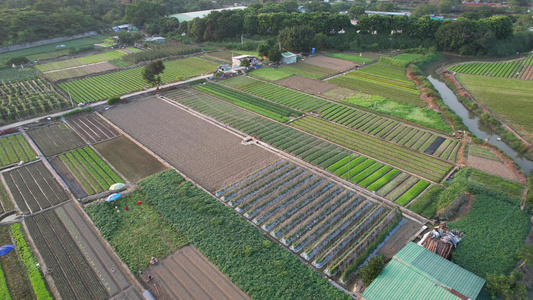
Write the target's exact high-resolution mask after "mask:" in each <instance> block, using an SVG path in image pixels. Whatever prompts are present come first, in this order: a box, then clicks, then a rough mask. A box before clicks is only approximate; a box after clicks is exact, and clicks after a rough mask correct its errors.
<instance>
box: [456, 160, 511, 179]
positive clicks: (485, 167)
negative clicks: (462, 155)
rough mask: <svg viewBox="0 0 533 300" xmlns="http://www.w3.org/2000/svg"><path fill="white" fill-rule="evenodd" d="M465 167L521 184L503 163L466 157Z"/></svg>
mask: <svg viewBox="0 0 533 300" xmlns="http://www.w3.org/2000/svg"><path fill="white" fill-rule="evenodd" d="M466 165H467V166H469V167H473V168H476V169H480V170H481V171H483V172H486V173H489V174H493V175H496V176H500V177H503V178H505V179H508V180H512V181H516V182H521V180H520V177H518V176H517V175H516V174H515V173H514V172H513V171H511V170H509V168H508V167H507V166H506V165H505V164H504V163H503V162H499V161H494V160H490V159H486V158H482V157H478V156H474V155H468V159H467V161H466Z"/></svg>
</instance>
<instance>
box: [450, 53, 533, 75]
mask: <svg viewBox="0 0 533 300" xmlns="http://www.w3.org/2000/svg"><path fill="white" fill-rule="evenodd" d="M531 65H533V55H530V56H529V57H528V58H527V59H525V60H522V61H509V62H486V63H467V64H460V65H455V66H452V67H450V68H449V69H448V70H450V71H454V72H457V73H464V74H472V75H485V76H492V77H507V78H516V77H517V76H518V75H519V73H521V72H522V71H523V68H524V67H525V66H531Z"/></svg>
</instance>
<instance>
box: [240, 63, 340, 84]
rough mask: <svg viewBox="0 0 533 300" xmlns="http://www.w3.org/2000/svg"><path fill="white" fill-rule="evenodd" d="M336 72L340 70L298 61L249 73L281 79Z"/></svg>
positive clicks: (320, 76)
mask: <svg viewBox="0 0 533 300" xmlns="http://www.w3.org/2000/svg"><path fill="white" fill-rule="evenodd" d="M256 72H257V73H256ZM336 73H339V71H337V70H334V69H329V68H325V67H321V66H316V65H312V64H308V63H304V62H298V63H294V64H290V65H284V66H282V67H280V68H277V69H270V71H266V69H265V70H262V69H258V70H255V71H252V72H250V73H249V74H250V75H251V76H257V77H259V78H262V79H265V80H270V79H272V80H279V79H282V78H286V77H289V76H291V75H300V76H304V77H309V78H314V79H321V78H325V77H328V76H331V75H333V74H336ZM262 76H264V77H262Z"/></svg>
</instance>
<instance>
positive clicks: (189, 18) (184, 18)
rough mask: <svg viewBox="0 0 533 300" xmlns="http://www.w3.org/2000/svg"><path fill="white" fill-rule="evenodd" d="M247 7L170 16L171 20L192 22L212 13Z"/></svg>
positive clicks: (239, 7)
mask: <svg viewBox="0 0 533 300" xmlns="http://www.w3.org/2000/svg"><path fill="white" fill-rule="evenodd" d="M245 8H246V6H235V7H228V8H218V9H210V10H200V11H191V12H186V13H181V14H174V15H170V16H169V17H170V18H176V19H178V20H179V21H180V23H181V22H183V21H187V22H188V21H192V20H193V19H194V18H200V19H201V18H203V17H205V16H207V15H208V14H210V13H211V12H212V11H222V10H233V9H245Z"/></svg>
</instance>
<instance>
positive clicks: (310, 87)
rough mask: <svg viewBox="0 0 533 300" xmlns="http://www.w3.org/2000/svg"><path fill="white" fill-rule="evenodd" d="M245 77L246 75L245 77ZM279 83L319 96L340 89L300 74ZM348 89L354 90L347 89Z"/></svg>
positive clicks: (278, 83)
mask: <svg viewBox="0 0 533 300" xmlns="http://www.w3.org/2000/svg"><path fill="white" fill-rule="evenodd" d="M243 78H245V77H243ZM275 83H276V84H277V85H281V86H284V87H286V88H290V89H293V90H297V91H302V92H304V93H308V94H311V95H315V96H319V95H324V94H325V93H327V92H329V91H331V90H334V89H339V87H338V86H336V85H334V84H331V83H328V82H327V81H322V80H318V79H311V78H307V77H303V76H299V75H293V76H291V77H289V78H285V79H281V80H278V81H276V82H275ZM346 90H347V91H350V92H353V91H351V90H348V89H346ZM339 100H340V99H339Z"/></svg>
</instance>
